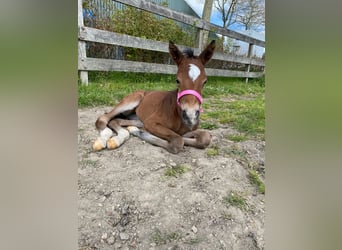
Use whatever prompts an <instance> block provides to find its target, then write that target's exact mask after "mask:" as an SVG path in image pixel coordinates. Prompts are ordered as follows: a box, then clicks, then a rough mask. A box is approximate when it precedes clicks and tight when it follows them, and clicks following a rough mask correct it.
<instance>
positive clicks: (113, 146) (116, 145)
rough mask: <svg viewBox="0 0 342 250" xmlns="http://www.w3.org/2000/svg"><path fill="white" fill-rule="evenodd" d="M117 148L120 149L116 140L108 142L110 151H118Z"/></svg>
mask: <svg viewBox="0 0 342 250" xmlns="http://www.w3.org/2000/svg"><path fill="white" fill-rule="evenodd" d="M117 147H119V145H118V143H117V142H116V141H115V139H114V138H110V139H109V140H108V141H107V148H108V149H116V148H117Z"/></svg>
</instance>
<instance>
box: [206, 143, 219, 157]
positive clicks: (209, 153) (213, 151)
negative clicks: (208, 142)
mask: <svg viewBox="0 0 342 250" xmlns="http://www.w3.org/2000/svg"><path fill="white" fill-rule="evenodd" d="M218 154H219V148H218V146H217V145H214V146H212V147H210V148H208V149H207V156H209V157H213V156H216V155H218Z"/></svg>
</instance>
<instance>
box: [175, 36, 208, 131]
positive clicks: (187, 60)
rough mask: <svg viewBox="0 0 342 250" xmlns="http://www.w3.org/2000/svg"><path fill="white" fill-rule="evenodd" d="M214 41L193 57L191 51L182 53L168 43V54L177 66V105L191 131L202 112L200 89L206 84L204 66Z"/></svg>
mask: <svg viewBox="0 0 342 250" xmlns="http://www.w3.org/2000/svg"><path fill="white" fill-rule="evenodd" d="M214 50H215V40H213V41H211V43H210V44H209V45H208V46H207V47H206V48H205V49H204V50H203V51H202V52H201V54H200V55H199V56H194V54H193V51H192V50H187V51H185V52H184V53H182V52H181V51H180V50H179V49H178V48H177V46H176V45H175V44H174V43H173V42H171V41H170V43H169V52H170V55H171V57H172V59H173V61H174V62H175V63H176V64H177V67H178V71H177V78H176V82H177V87H178V95H177V103H178V105H179V107H180V109H181V117H182V120H183V122H184V124H185V125H186V126H187V127H189V128H190V129H192V128H193V127H194V126H195V125H197V124H198V121H199V116H200V112H201V111H202V108H201V104H202V101H203V100H202V89H203V87H204V85H205V83H206V82H207V76H206V73H205V70H204V66H205V64H206V63H208V62H209V61H210V59H211V57H212V56H213V54H214Z"/></svg>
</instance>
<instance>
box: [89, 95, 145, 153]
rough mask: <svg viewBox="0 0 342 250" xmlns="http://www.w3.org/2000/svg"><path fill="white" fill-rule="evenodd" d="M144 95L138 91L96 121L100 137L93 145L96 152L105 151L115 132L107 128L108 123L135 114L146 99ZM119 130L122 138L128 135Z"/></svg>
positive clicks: (114, 125)
mask: <svg viewBox="0 0 342 250" xmlns="http://www.w3.org/2000/svg"><path fill="white" fill-rule="evenodd" d="M144 94H145V92H144V91H136V92H134V93H132V94H130V95H128V96H126V97H125V98H124V99H122V101H121V102H120V103H119V104H118V105H117V106H116V107H115V108H114V109H113V110H112V111H110V112H109V113H105V114H103V115H101V116H100V117H99V118H98V119H97V120H96V122H95V126H96V128H97V130H98V131H99V137H98V138H97V139H96V141H95V142H94V144H93V150H94V151H99V150H101V149H104V148H105V147H106V146H107V141H108V140H109V139H110V138H111V137H112V136H113V131H112V130H111V129H110V128H109V127H108V126H107V125H108V122H109V121H110V120H112V119H113V118H114V117H115V116H117V115H119V114H127V113H128V114H129V113H131V112H133V111H134V110H135V108H136V107H137V106H138V105H139V104H140V102H141V100H142V99H143V98H144ZM116 126H117V124H115V123H114V124H113V127H114V128H116ZM114 130H115V129H114ZM118 130H120V131H121V132H120V133H121V134H122V136H121V137H122V138H124V136H123V135H124V134H126V133H124V132H122V130H121V129H120V128H118ZM117 133H118V131H117ZM121 137H120V138H121ZM120 140H121V139H120ZM121 144H122V143H121ZM121 144H120V145H121Z"/></svg>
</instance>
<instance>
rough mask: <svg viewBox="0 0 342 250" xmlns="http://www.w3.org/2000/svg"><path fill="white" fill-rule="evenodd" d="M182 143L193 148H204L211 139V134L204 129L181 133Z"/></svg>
mask: <svg viewBox="0 0 342 250" xmlns="http://www.w3.org/2000/svg"><path fill="white" fill-rule="evenodd" d="M183 139H184V144H185V145H187V146H192V147H195V148H201V149H203V148H206V147H208V146H209V144H210V141H211V135H210V134H209V132H207V131H204V130H194V131H191V132H188V133H185V134H184V135H183Z"/></svg>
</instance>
